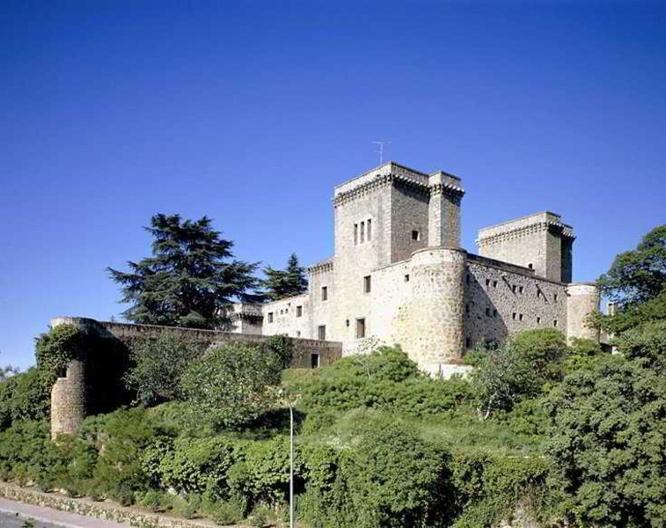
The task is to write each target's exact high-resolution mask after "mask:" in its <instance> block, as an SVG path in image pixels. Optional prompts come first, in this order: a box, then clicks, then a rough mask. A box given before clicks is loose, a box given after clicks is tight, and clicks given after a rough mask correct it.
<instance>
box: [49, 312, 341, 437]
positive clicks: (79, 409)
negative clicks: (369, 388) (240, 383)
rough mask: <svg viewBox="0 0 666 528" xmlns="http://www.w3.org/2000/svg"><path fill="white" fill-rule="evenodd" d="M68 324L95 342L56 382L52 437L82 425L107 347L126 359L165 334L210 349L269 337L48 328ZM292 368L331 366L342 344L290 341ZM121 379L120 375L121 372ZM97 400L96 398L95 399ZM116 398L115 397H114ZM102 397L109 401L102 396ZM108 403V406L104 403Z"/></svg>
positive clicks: (142, 328) (88, 324) (114, 326)
mask: <svg viewBox="0 0 666 528" xmlns="http://www.w3.org/2000/svg"><path fill="white" fill-rule="evenodd" d="M63 324H69V325H73V326H76V327H77V328H79V329H81V330H83V331H85V332H86V333H88V334H89V335H92V336H94V337H95V338H96V340H95V341H94V342H95V343H99V347H98V348H97V349H95V347H94V346H93V347H92V348H91V349H90V350H88V351H86V355H85V358H84V359H83V360H80V359H77V360H73V361H71V362H70V363H69V365H68V367H67V373H66V375H65V377H61V378H58V379H57V380H56V382H55V384H54V386H53V389H52V393H51V394H52V398H51V434H52V436H54V437H55V436H56V435H58V434H61V433H74V432H75V431H76V430H77V429H78V427H79V426H80V425H81V423H82V422H83V419H84V418H85V416H86V413H87V412H88V411H89V408H90V407H91V406H90V405H89V402H90V400H91V399H94V398H95V396H96V394H95V393H96V392H97V390H98V388H97V386H96V385H95V384H91V383H90V380H89V379H87V375H88V374H89V372H90V371H91V370H94V369H91V367H94V366H95V363H96V362H98V361H101V360H102V359H103V358H102V357H100V356H101V355H103V354H105V353H106V351H107V350H108V345H109V343H113V344H115V345H120V346H124V347H125V350H126V355H128V354H129V351H128V349H129V347H130V346H131V344H132V342H133V341H135V340H137V339H145V338H148V339H150V338H157V337H159V336H160V335H162V334H164V333H170V334H177V335H179V336H181V337H183V338H185V339H187V340H190V341H192V342H197V343H202V344H204V345H213V344H218V343H226V342H232V341H241V342H244V343H250V344H257V345H261V344H265V343H266V342H267V341H268V340H269V339H270V336H266V335H256V334H239V333H232V332H221V331H216V330H200V329H194V328H178V327H167V326H157V325H137V324H125V323H115V322H108V321H96V320H94V319H88V318H82V317H58V318H55V319H53V320H52V321H51V326H58V325H63ZM291 341H292V343H293V345H294V349H293V358H292V362H291V365H290V366H291V367H292V368H311V367H313V366H325V365H329V364H331V363H333V362H334V361H335V360H337V359H338V358H340V357H341V355H342V345H341V343H336V342H332V341H321V340H315V339H296V338H294V339H292V340H291ZM120 374H121V375H122V372H120ZM97 396H98V395H97ZM116 396H118V395H116ZM104 397H108V396H106V395H104ZM107 403H111V402H107Z"/></svg>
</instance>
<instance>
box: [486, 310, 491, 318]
mask: <svg viewBox="0 0 666 528" xmlns="http://www.w3.org/2000/svg"><path fill="white" fill-rule="evenodd" d="M486 316H488V317H490V308H486Z"/></svg>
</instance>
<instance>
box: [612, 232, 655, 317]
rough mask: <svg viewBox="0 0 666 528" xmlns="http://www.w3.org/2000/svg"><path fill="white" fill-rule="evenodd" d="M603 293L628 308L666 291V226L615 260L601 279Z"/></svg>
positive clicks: (647, 236)
mask: <svg viewBox="0 0 666 528" xmlns="http://www.w3.org/2000/svg"><path fill="white" fill-rule="evenodd" d="M599 286H600V287H601V292H602V293H603V294H604V295H605V296H607V297H608V298H610V299H611V300H612V301H614V302H616V303H618V304H619V305H620V306H621V307H623V308H626V307H629V306H631V305H635V304H641V303H645V302H647V301H650V300H651V299H654V298H656V297H657V296H658V295H660V294H662V293H663V292H664V288H666V225H661V226H658V227H655V228H654V229H653V230H652V231H650V232H649V233H648V234H646V235H645V236H644V237H643V239H642V240H641V242H640V243H639V244H638V246H637V247H636V249H634V250H631V251H625V252H624V253H620V254H619V255H617V256H616V257H615V260H614V261H613V264H612V265H611V267H610V269H609V270H608V272H607V273H605V274H604V275H602V276H601V277H600V278H599Z"/></svg>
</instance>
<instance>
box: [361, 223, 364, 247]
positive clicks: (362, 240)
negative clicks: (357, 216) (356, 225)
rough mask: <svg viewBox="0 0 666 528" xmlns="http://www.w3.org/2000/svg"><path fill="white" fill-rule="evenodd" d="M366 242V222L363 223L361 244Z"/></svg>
mask: <svg viewBox="0 0 666 528" xmlns="http://www.w3.org/2000/svg"><path fill="white" fill-rule="evenodd" d="M364 241H365V222H361V244H363V242H364Z"/></svg>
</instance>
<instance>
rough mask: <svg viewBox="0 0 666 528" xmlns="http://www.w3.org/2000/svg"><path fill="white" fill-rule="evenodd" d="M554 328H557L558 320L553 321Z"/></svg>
mask: <svg viewBox="0 0 666 528" xmlns="http://www.w3.org/2000/svg"><path fill="white" fill-rule="evenodd" d="M553 326H555V327H557V319H555V320H554V321H553Z"/></svg>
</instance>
